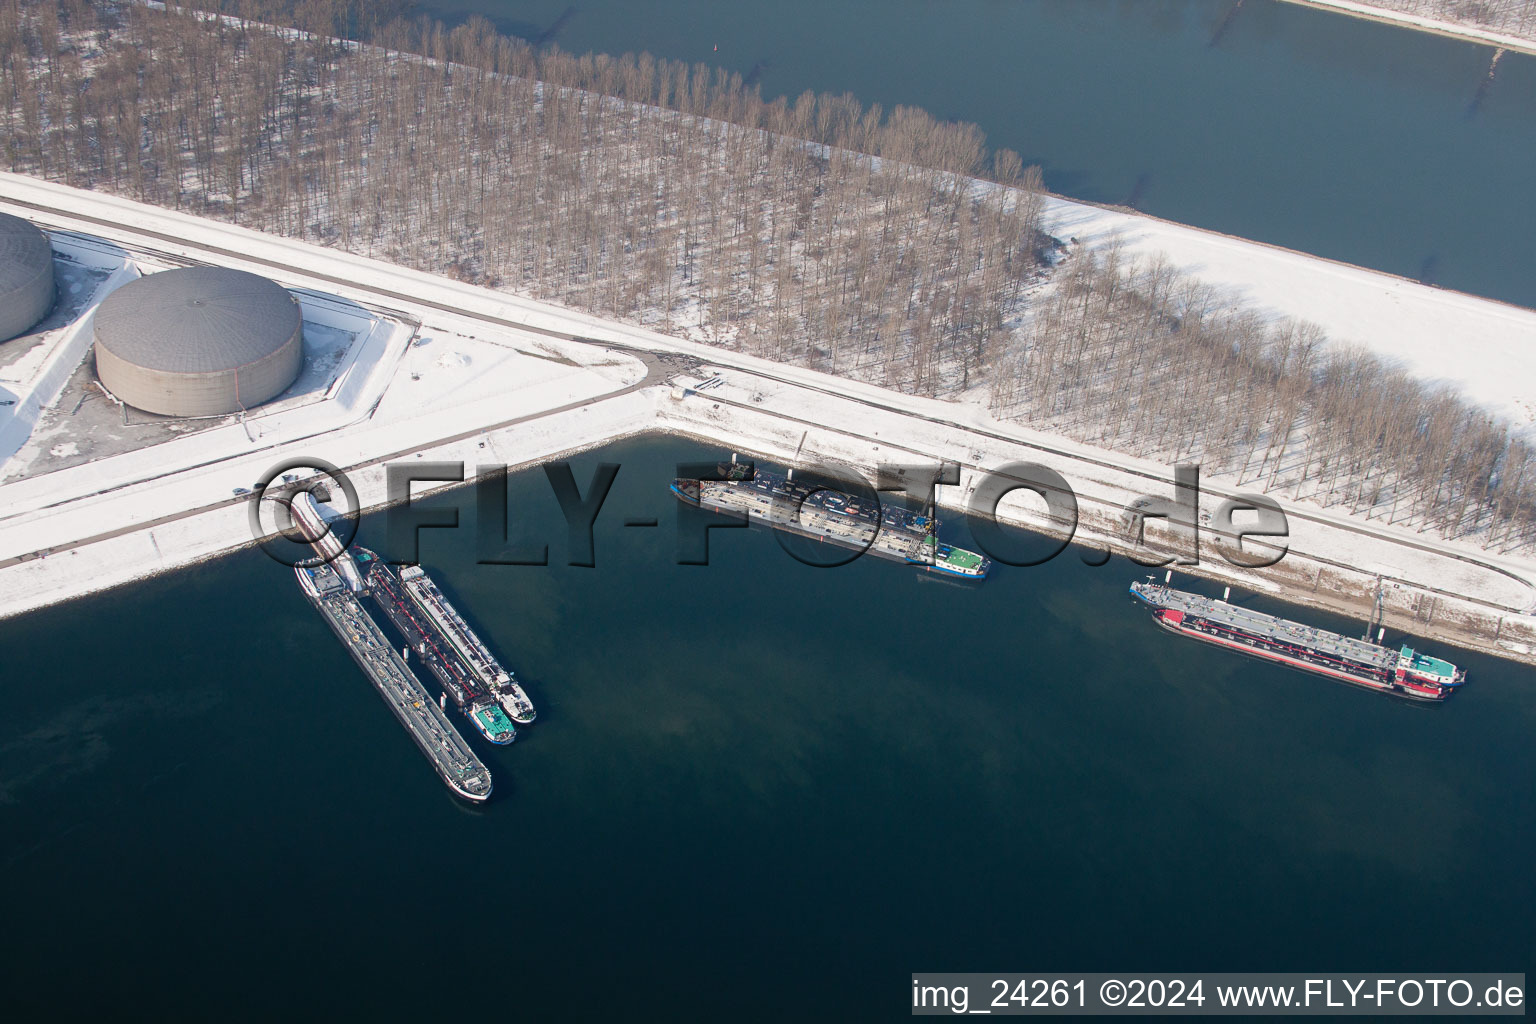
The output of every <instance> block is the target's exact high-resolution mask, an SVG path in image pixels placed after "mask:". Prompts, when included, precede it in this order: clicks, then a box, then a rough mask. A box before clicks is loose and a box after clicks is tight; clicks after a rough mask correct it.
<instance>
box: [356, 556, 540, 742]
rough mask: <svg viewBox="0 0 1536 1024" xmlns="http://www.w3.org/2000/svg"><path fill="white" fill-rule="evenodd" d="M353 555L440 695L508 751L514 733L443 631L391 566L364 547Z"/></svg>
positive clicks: (373, 595)
mask: <svg viewBox="0 0 1536 1024" xmlns="http://www.w3.org/2000/svg"><path fill="white" fill-rule="evenodd" d="M354 550H355V552H356V560H357V563H358V565H359V567H360V570H361V572H362V573H363V577H364V579H365V580H366V581H367V584H368V596H369V597H370V598H372V600H373V603H374V605H375V606H377V607H378V609H379V610H380V611H381V612H383V613H384V616H385V618H387V619H389V621H390V623H391V624H393V625H394V627H395V629H396V630H398V631H399V633H400V635H401V636H402V637H404V638H405V642H406V643H407V644H408V645H409V646H410V647H411V649H412V650H414V651H415V652H416V653H417V654H418V655H419V656H420V657H421V660H422V661H423V662H424V663H425V664H426V666H427V668H429V669H430V670H431V671H432V674H433V675H434V676H436V677H437V680H438V682H440V683H442V685H443V694H444V696H445V697H452V698H453V702H454V704H455V705H457V707H458V709H459V710H460V711H462V712H463V713H464V717H465V718H467V719H469V721H470V723H471V724H472V725H474V727H475V728H476V729H477V730H479V732H480V735H482V736H484V737H485V738H486V739H487V740H489V741H490V742H492V743H494V744H496V745H497V746H506V745H507V744H508V743H511V742H512V741H513V740H515V739H517V729H516V728H515V727H514V726H513V724H512V721H511V719H509V718H508V717H507V714H506V712H505V711H503V710H502V707H501V705H500V704H499V703H498V702H497V699H496V697H495V696H493V695H492V694H490V693H489V692H487V690H486V687H485V686H484V685H482V684H481V683H480V681H479V679H478V678H477V677H476V676H475V674H474V673H473V672H471V671H470V669H469V666H468V665H466V664H465V663H464V661H463V659H462V658H461V657H460V656H459V654H458V652H457V650H456V649H455V648H454V646H453V645H452V644H450V643H447V642H445V637H444V636H443V634H442V633H441V631H440V630H439V629H438V628H437V627H436V626H435V625H434V624H433V623H432V622H430V621H428V620H426V619H425V618H424V617H423V615H422V613H421V611H420V609H418V608H416V607H415V606H414V605H413V604H412V603H411V600H410V598H408V597H407V596H406V594H405V591H404V590H403V589H402V588H401V585H400V580H399V577H397V576H396V575H395V573H394V570H393V569H391V568H390V566H389V564H388V563H386V562H385V561H384V560H383V559H381V558H379V556H378V555H376V554H374V553H373V552H372V551H369V550H368V549H367V548H356V549H354Z"/></svg>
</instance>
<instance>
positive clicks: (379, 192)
mask: <svg viewBox="0 0 1536 1024" xmlns="http://www.w3.org/2000/svg"><path fill="white" fill-rule="evenodd" d="M244 9H245V12H246V13H260V11H259V7H258V5H254V4H247V5H244ZM327 9H330V10H340V9H341V8H340V7H339V5H328V4H326V3H323V2H319V3H311V4H309V5H307V6H306V10H308V11H309V12H310V20H315V18H316V15H315V12H316V11H320V12H324V11H326V10H327ZM0 11H3V13H0V56H3V57H4V58H5V66H4V68H3V69H0V87H3V88H4V90H5V91H6V93H7V95H8V97H9V100H10V102H9V107H8V110H7V112H6V117H7V120H8V125H7V127H8V128H9V131H8V132H7V133H6V134H7V140H8V141H7V143H6V149H5V157H6V160H7V163H8V164H9V165H10V166H11V167H13V168H15V169H18V170H23V171H27V172H30V173H36V174H40V175H43V176H46V177H51V178H55V179H58V180H63V181H66V182H69V183H70V184H75V185H82V186H85V187H91V188H105V189H109V190H112V191H116V192H121V193H124V194H127V195H130V196H133V197H135V198H140V199H144V200H147V201H150V202H154V203H158V204H163V205H168V206H172V207H176V208H181V209H188V210H192V211H194V212H198V213H201V214H205V215H210V216H216V217H221V218H225V219H228V220H232V221H235V222H237V223H240V224H244V225H247V226H251V227H256V228H261V229H264V230H270V231H276V232H280V233H283V234H286V235H291V236H296V237H302V238H307V239H312V240H317V241H321V242H324V243H326V244H332V245H337V246H340V247H342V248H345V249H348V250H351V251H358V252H365V253H369V254H374V255H379V256H383V257H386V258H388V259H391V260H394V261H396V262H400V263H403V264H406V265H410V266H415V267H418V268H422V269H428V270H434V271H438V272H445V271H446V272H449V273H453V274H455V275H457V276H460V277H462V278H464V279H466V280H470V281H475V282H481V283H487V284H490V285H493V286H500V287H510V288H516V289H519V290H523V291H527V292H530V293H532V294H535V295H537V296H539V297H541V298H547V299H552V300H556V301H559V302H564V303H568V304H570V305H573V306H577V307H579V308H583V309H587V310H591V311H593V312H597V313H601V314H604V315H608V316H614V317H621V318H628V319H633V320H638V321H641V322H647V323H653V324H655V325H657V326H660V327H662V328H663V329H668V330H675V331H683V332H689V333H692V334H693V335H694V336H696V337H700V338H704V339H708V340H711V341H715V342H717V343H721V344H728V345H733V346H736V347H740V348H743V349H746V350H749V351H752V352H755V353H760V354H765V355H770V356H773V357H774V358H778V359H783V360H793V361H796V362H802V363H805V364H807V365H811V366H815V367H818V368H825V369H828V370H831V371H833V372H837V373H858V374H864V375H874V376H875V378H876V379H878V380H879V381H880V382H881V383H885V384H889V385H891V386H895V387H901V388H904V389H906V390H910V391H914V392H924V393H929V394H940V393H945V392H948V391H951V390H953V389H954V388H956V387H964V386H966V385H967V384H968V383H969V381H970V380H971V378H972V377H973V376H974V375H975V374H976V373H977V372H978V370H979V369H980V368H981V366H982V365H983V363H984V361H985V359H986V356H987V353H988V346H989V344H990V341H991V339H992V338H993V337H994V336H995V334H996V333H997V332H998V331H999V330H1001V329H1002V327H1003V325H1005V324H1007V323H1009V322H1012V321H1015V320H1017V318H1018V316H1019V315H1020V312H1021V310H1022V295H1023V291H1024V288H1025V287H1026V285H1027V284H1028V283H1029V282H1030V281H1031V280H1032V279H1033V276H1034V274H1035V273H1036V271H1037V269H1038V264H1037V258H1036V250H1037V249H1038V247H1039V246H1040V244H1041V238H1042V236H1041V235H1040V233H1039V231H1038V228H1037V221H1038V217H1039V194H1038V172H1035V171H1033V170H1031V171H1029V172H1025V171H1023V170H1022V169H1021V167H1020V166H1019V160H1018V158H1017V157H1016V156H1013V155H1011V154H1007V153H1004V154H1001V155H1000V156H999V157H998V158H996V160H995V161H994V162H993V166H994V167H995V169H996V172H997V173H998V175H999V176H1003V177H1007V178H1008V179H1010V181H1011V182H1012V183H1013V184H1015V185H1018V186H1020V187H1015V188H1012V189H1006V188H990V189H981V190H978V189H976V188H975V187H974V182H973V181H972V180H971V179H968V178H965V177H962V176H960V175H957V174H956V173H953V172H954V171H955V170H971V169H973V168H974V167H975V166H976V165H977V164H978V162H979V161H980V160H981V158H982V157H981V152H982V150H981V140H980V134H979V132H977V131H976V130H975V129H974V128H972V127H968V126H956V125H947V124H940V123H938V122H935V121H933V120H932V119H931V118H928V117H927V116H926V115H923V114H921V113H920V112H917V111H912V110H907V109H898V110H896V111H894V112H892V114H891V115H890V116H882V115H881V112H880V111H879V110H878V109H871V110H867V111H866V110H861V109H860V108H859V105H858V104H857V103H856V102H855V101H853V100H852V99H851V98H848V97H815V96H810V95H808V96H806V97H803V98H802V99H801V100H800V101H797V102H796V103H795V104H793V105H789V104H786V103H784V102H782V101H780V102H777V103H765V102H763V101H762V100H761V99H760V97H758V95H757V93H756V92H755V91H753V90H747V89H744V88H743V87H742V85H741V83H740V81H739V79H737V78H734V77H730V76H725V75H723V74H716V73H713V72H711V71H710V70H709V69H707V68H704V67H702V66H699V67H694V68H689V67H688V66H687V65H685V64H682V63H674V62H667V61H656V60H652V59H651V58H649V57H644V56H641V57H626V58H623V59H619V60H608V59H606V58H601V59H599V58H592V57H582V58H577V57H571V56H568V55H563V54H559V53H535V52H534V51H533V50H531V49H530V48H529V47H527V46H525V45H522V44H520V43H517V42H515V41H513V40H510V39H508V38H506V37H503V36H498V35H496V34H495V33H494V32H492V31H490V29H489V27H488V25H487V24H486V23H485V22H483V21H478V22H472V23H470V24H467V25H465V26H461V27H460V28H459V29H456V30H454V31H452V32H447V31H445V30H444V29H443V28H442V26H440V25H436V24H431V23H406V22H396V23H394V24H392V25H389V26H385V27H382V28H380V29H377V30H376V31H375V32H374V35H375V37H376V43H375V44H374V45H369V46H346V45H342V44H339V43H337V42H336V41H334V40H333V39H330V38H328V37H325V36H321V35H318V34H311V35H304V34H301V33H294V32H289V33H277V32H273V31H270V30H268V29H267V28H266V27H264V26H263V25H261V24H260V23H258V22H255V21H246V20H241V19H237V18H212V17H207V16H203V15H199V14H196V13H190V12H180V13H178V12H174V11H163V10H156V9H151V8H148V7H145V6H141V5H137V4H126V5H121V6H114V5H107V4H91V3H84V2H79V0H76V2H70V3H64V4H61V5H57V6H55V5H37V6H33V5H30V4H25V5H24V4H21V3H19V2H18V0H5V3H4V4H3V5H0ZM61 15H62V16H61ZM319 20H321V21H323V20H324V18H323V17H320V18H319ZM406 54H409V56H406ZM534 76H542V77H534ZM578 86H589V87H590V86H595V87H597V88H595V89H594V88H578ZM599 90H605V91H606V92H607V93H608V94H610V95H606V96H605V95H604V94H603V92H602V91H599ZM642 100H644V101H649V102H639V101H642ZM661 104H669V105H668V106H664V105H661ZM769 128H778V129H786V130H790V131H792V132H795V133H798V135H799V136H804V137H809V138H810V139H811V140H813V142H819V143H823V144H822V145H816V144H807V141H806V140H805V138H803V137H795V138H789V137H787V136H785V135H784V134H782V131H775V130H769ZM850 143H857V144H859V145H865V144H867V145H868V147H869V148H872V149H874V150H876V151H877V152H878V153H879V154H883V155H882V156H878V157H874V156H871V155H869V154H862V153H858V152H856V151H855V150H854V149H853V148H850V146H849V144H850ZM914 161H916V162H914Z"/></svg>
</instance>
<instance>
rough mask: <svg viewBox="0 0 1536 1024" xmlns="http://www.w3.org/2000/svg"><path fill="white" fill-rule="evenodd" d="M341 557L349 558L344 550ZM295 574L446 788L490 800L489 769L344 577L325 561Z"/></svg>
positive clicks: (301, 569) (463, 795)
mask: <svg viewBox="0 0 1536 1024" xmlns="http://www.w3.org/2000/svg"><path fill="white" fill-rule="evenodd" d="M340 558H342V559H346V558H348V556H347V555H345V554H343V555H341V556H340ZM294 573H295V574H296V575H297V576H298V579H299V587H300V589H302V590H303V591H304V596H305V597H307V598H309V601H310V603H311V604H313V605H314V606H315V608H316V610H318V611H319V612H320V616H321V618H323V619H325V622H326V625H328V626H330V627H331V631H332V632H333V633H335V634H336V637H337V639H339V640H340V641H341V642H342V644H343V645H344V646H345V647H346V648H347V651H348V653H350V654H351V655H352V658H353V660H354V661H356V662H357V664H358V667H359V668H361V669H362V670H363V673H364V674H365V675H366V676H367V677H368V680H369V681H370V682H371V683H373V686H374V689H376V690H378V691H379V696H381V697H383V698H384V703H386V704H388V705H389V709H390V710H391V711H393V712H394V715H395V718H396V719H398V720H399V722H400V724H401V725H403V726H405V731H406V732H408V733H410V734H411V739H413V740H415V741H416V746H417V747H418V748H420V750H421V752H422V753H423V754H425V755H426V757H427V760H429V761H431V762H432V766H433V767H434V768H436V769H437V774H438V775H439V776H441V777H442V780H443V781H444V782H445V783H447V784H448V788H449V789H451V790H453V791H454V792H455V793H457V794H458V795H459V796H461V797H463V798H464V799H466V800H471V801H474V802H475V803H480V802H483V801H484V800H486V799H487V798H489V797H490V795H491V773H490V770H489V769H487V768H486V767H485V765H484V764H482V763H481V761H480V759H479V758H478V757H476V756H475V752H474V751H473V750H471V749H470V747H469V744H467V743H465V742H464V738H463V737H462V736H460V735H459V734H458V731H457V730H455V729H454V727H453V726H452V724H450V723H449V721H448V718H447V716H446V715H444V714H443V711H442V708H440V707H439V706H438V704H437V702H436V701H435V700H433V699H432V696H431V695H430V694H429V693H428V692H427V689H426V687H425V686H423V685H422V683H421V680H420V679H418V678H416V674H415V673H414V672H412V671H411V670H410V668H409V667H408V666H407V665H406V664H405V662H404V661H402V660H401V659H400V655H399V654H397V653H396V652H395V649H394V647H393V646H391V645H390V644H389V642H388V641H387V640H385V638H384V634H383V632H382V631H381V630H380V629H379V625H378V623H376V622H374V621H373V618H372V617H371V616H370V615H369V614H368V612H367V611H366V610H365V609H364V608H363V606H362V604H361V603H360V602H359V601H358V599H357V596H356V595H355V594H354V593H353V591H352V588H351V587H350V586H348V583H347V581H346V580H344V579H342V577H341V575H340V574H338V573H337V571H336V570H334V569H332V568H331V566H330V565H318V566H313V567H303V566H300V567H297V568H295V569H294Z"/></svg>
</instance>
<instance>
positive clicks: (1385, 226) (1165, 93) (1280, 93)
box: [422, 0, 1536, 306]
mask: <svg viewBox="0 0 1536 1024" xmlns="http://www.w3.org/2000/svg"><path fill="white" fill-rule="evenodd" d="M1232 7H1233V4H1232V3H1231V0H1009V2H997V0H951V2H946V3H934V2H932V0H881V2H879V3H871V2H868V0H781V2H779V3H774V4H766V5H764V4H746V3H722V2H716V0H651V2H647V3H635V2H632V0H574V3H573V2H572V0H430V2H427V3H424V4H423V5H422V8H423V9H424V10H427V11H430V12H432V13H434V14H436V15H438V16H441V17H443V18H445V19H447V20H450V21H452V20H462V19H463V18H464V17H466V16H468V15H469V14H470V13H481V14H485V15H487V16H488V17H490V18H491V19H492V21H493V22H494V23H495V24H496V25H497V26H498V28H500V29H501V31H503V32H508V33H512V34H516V35H519V36H522V37H523V38H526V39H531V40H537V39H539V38H540V37H542V36H544V35H545V34H546V33H547V32H549V30H550V29H551V28H554V27H556V26H557V25H558V29H559V30H558V32H556V33H555V36H554V40H553V42H554V44H555V45H558V46H560V47H561V48H563V49H565V50H568V51H572V52H576V53H583V52H587V51H597V52H604V53H615V54H617V53H624V52H630V51H634V52H638V51H641V50H647V51H649V52H651V53H653V54H655V55H657V56H661V57H667V58H670V59H674V60H679V59H680V60H687V61H690V62H700V61H702V62H705V63H708V64H711V65H716V66H722V67H725V68H728V69H730V70H732V71H736V72H739V73H741V74H742V75H743V76H747V75H751V74H752V73H753V71H754V69H756V70H757V76H758V77H757V80H758V81H759V82H760V83H761V85H762V88H763V94H764V95H765V96H768V97H772V96H778V95H787V96H789V97H791V98H793V97H795V96H797V95H799V94H800V93H801V92H802V91H804V90H806V89H812V90H815V91H826V92H832V93H841V92H845V91H846V92H852V93H853V94H855V95H856V96H858V97H859V99H860V100H862V101H863V102H864V103H865V104H866V105H867V104H870V103H880V104H882V105H883V106H884V107H885V109H887V110H889V109H890V108H892V107H894V106H896V105H898V104H904V103H905V104H913V105H916V106H920V107H923V108H924V109H926V110H928V111H929V112H930V113H932V114H933V115H935V116H936V117H942V118H954V119H959V120H965V121H973V122H976V123H977V124H979V125H980V126H981V127H982V129H983V130H984V131H985V132H986V133H987V137H988V139H989V140H990V142H991V143H992V145H994V146H1000V147H1001V146H1006V147H1008V148H1011V149H1015V150H1017V151H1018V152H1020V153H1021V154H1022V155H1023V156H1024V158H1025V160H1026V162H1029V163H1038V164H1040V165H1041V166H1042V167H1043V169H1044V172H1045V180H1046V184H1047V186H1049V187H1050V188H1051V189H1052V190H1053V191H1056V192H1059V193H1062V194H1064V195H1069V196H1075V197H1078V198H1084V199H1090V200H1093V201H1096V202H1107V203H1134V205H1136V206H1137V207H1139V208H1140V209H1142V210H1144V211H1146V212H1148V213H1153V214H1156V215H1158V216H1161V217H1166V218H1169V219H1171V220H1176V221H1181V222H1184V223H1188V224H1195V225H1199V226H1201V227H1206V228H1212V229H1215V230H1217V231H1223V232H1227V233H1230V234H1235V235H1241V236H1243V237H1245V238H1255V239H1259V240H1261V241H1265V242H1271V243H1274V244H1277V245H1283V246H1288V247H1290V248H1294V249H1299V250H1302V251H1304V252H1311V253H1316V254H1318V255H1322V256H1327V257H1330V258H1333V259H1339V260H1344V261H1346V262H1349V263H1357V264H1360V265H1362V266H1367V267H1374V268H1376V269H1379V270H1385V271H1389V272H1391V273H1395V274H1402V275H1404V276H1407V277H1411V278H1415V279H1418V278H1423V279H1425V280H1429V281H1431V282H1433V283H1436V284H1440V285H1443V286H1445V287H1448V288H1456V289H1459V290H1462V291H1468V292H1473V293H1475V294H1479V295H1487V296H1490V297H1493V298H1498V299H1503V300H1505V301H1510V302H1516V303H1520V304H1522V305H1527V306H1536V275H1533V274H1532V270H1531V268H1532V267H1536V175H1533V173H1532V170H1531V169H1532V168H1533V167H1536V130H1533V125H1536V58H1533V57H1529V56H1522V55H1519V54H1514V53H1511V54H1506V55H1505V57H1504V58H1503V59H1502V61H1501V62H1500V63H1499V65H1498V71H1497V73H1496V75H1495V77H1494V80H1493V82H1492V83H1491V84H1490V85H1489V86H1488V87H1487V88H1486V89H1482V88H1481V85H1482V83H1483V80H1484V79H1485V77H1486V75H1487V72H1488V66H1489V63H1490V61H1491V59H1492V56H1493V50H1492V48H1491V47H1487V46H1480V45H1476V44H1472V43H1466V42H1460V41H1457V40H1453V39H1447V38H1441V37H1438V36H1433V35H1428V34H1425V33H1419V32H1413V31H1409V30H1406V29H1401V28H1396V27H1393V26H1387V25H1382V24H1376V23H1371V22H1366V21H1361V20H1357V19H1353V18H1347V17H1342V16H1340V15H1337V14H1334V13H1330V12H1327V11H1320V10H1314V9H1310V8H1305V7H1301V6H1298V5H1295V4H1289V3H1279V2H1275V0H1248V2H1247V3H1244V4H1243V5H1242V7H1241V9H1239V10H1238V11H1237V12H1236V13H1235V14H1234V15H1233V16H1232V17H1231V18H1230V20H1228V19H1227V15H1228V13H1229V12H1230V11H1231V10H1232ZM568 10H569V11H571V12H572V13H571V14H570V16H569V17H566V18H562V16H563V15H564V14H565V12H567V11H568ZM1223 25H1225V28H1223V27H1222V26H1223ZM1213 41H1214V44H1213ZM1480 93H1481V95H1480Z"/></svg>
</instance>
